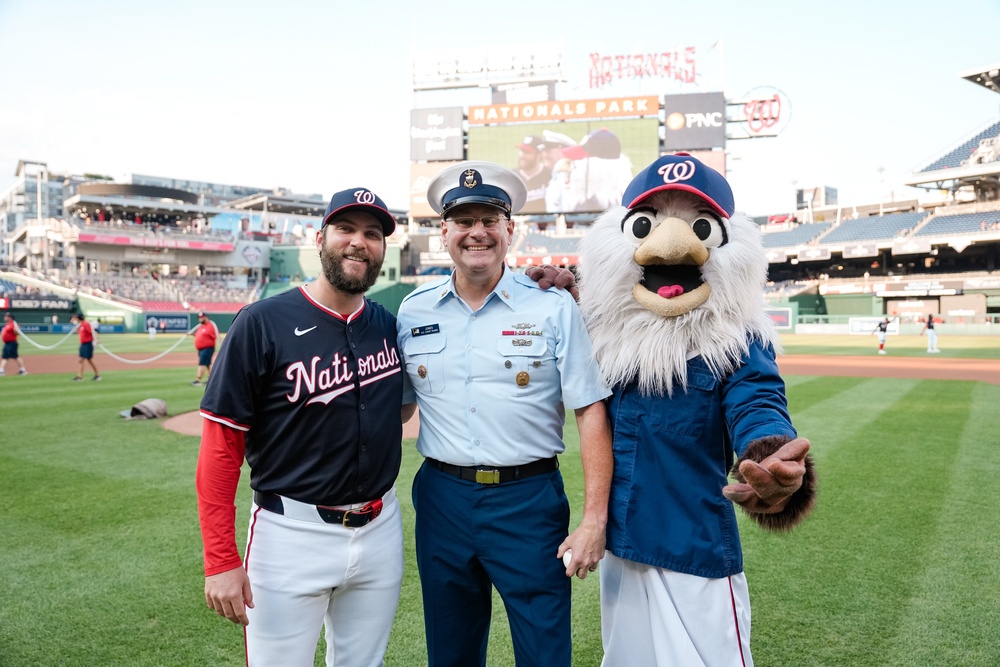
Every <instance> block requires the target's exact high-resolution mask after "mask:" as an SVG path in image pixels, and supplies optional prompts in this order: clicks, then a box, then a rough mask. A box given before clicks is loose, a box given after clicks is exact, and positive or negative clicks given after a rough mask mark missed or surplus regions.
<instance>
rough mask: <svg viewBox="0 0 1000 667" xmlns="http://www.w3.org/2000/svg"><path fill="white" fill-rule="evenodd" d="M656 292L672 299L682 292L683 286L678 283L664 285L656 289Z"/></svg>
mask: <svg viewBox="0 0 1000 667" xmlns="http://www.w3.org/2000/svg"><path fill="white" fill-rule="evenodd" d="M656 293H657V294H659V295H660V296H662V297H663V298H664V299H672V298H674V297H675V296H680V295H681V294H684V288H683V287H681V286H680V285H664V286H663V287H661V288H660V289H658V290H656Z"/></svg>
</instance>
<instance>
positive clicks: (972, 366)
mask: <svg viewBox="0 0 1000 667" xmlns="http://www.w3.org/2000/svg"><path fill="white" fill-rule="evenodd" d="M120 356H121V357H122V358H126V359H127V358H129V357H128V356H126V355H120ZM130 356H131V357H133V358H134V360H135V361H141V360H142V359H144V357H142V356H138V355H130ZM95 361H96V363H97V366H98V368H100V369H101V374H102V375H103V374H104V373H105V372H107V371H119V370H135V369H137V368H139V367H140V366H139V364H135V363H132V364H130V363H127V362H122V361H119V360H117V359H114V358H112V357H109V356H107V355H106V354H101V355H97V356H96V359H95ZM196 362H197V360H196V358H195V356H194V354H193V353H191V352H176V353H171V354H168V355H165V356H164V357H162V358H160V359H157V360H156V361H153V362H149V363H143V364H142V365H141V367H142V368H180V367H182V366H189V367H190V368H191V379H192V380H193V379H194V375H195V371H196ZM25 364H27V366H28V372H29V373H33V374H49V373H66V375H67V376H73V375H75V374H76V370H77V357H76V356H74V355H68V354H67V355H64V354H58V355H55V354H54V355H38V356H29V357H27V358H25ZM778 367H779V368H780V369H781V372H782V374H785V375H833V376H839V377H879V378H903V379H907V378H921V379H930V380H978V381H981V382H991V383H993V384H1000V360H995V359H947V358H945V359H942V358H940V357H892V356H882V357H876V356H874V355H873V356H869V357H857V356H842V357H841V356H836V357H834V356H821V355H812V354H794V355H784V356H781V357H778ZM88 370H89V369H88ZM163 427H164V428H168V429H170V430H172V431H176V432H178V433H182V434H184V435H190V436H200V435H201V416H200V415H199V414H198V413H197V412H188V413H185V414H181V415H175V416H173V417H169V418H167V419H165V420H164V421H163ZM419 427H420V425H419V419H418V418H416V417H415V418H414V419H411V420H410V421H409V422H408V423H406V424H404V425H403V437H404V438H415V437H417V432H418V430H419Z"/></svg>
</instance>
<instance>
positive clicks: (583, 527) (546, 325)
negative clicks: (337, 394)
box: [398, 162, 612, 667]
mask: <svg viewBox="0 0 1000 667" xmlns="http://www.w3.org/2000/svg"><path fill="white" fill-rule="evenodd" d="M526 197H527V188H526V187H525V185H524V183H523V181H522V180H521V179H520V178H519V177H518V176H517V174H515V173H514V172H512V171H511V170H509V169H505V168H503V167H501V166H499V165H496V164H492V163H489V162H463V163H461V164H458V165H454V166H452V167H449V168H448V169H445V170H444V171H442V172H441V173H440V174H439V175H438V176H437V177H436V178H435V179H434V181H432V182H431V184H430V186H429V188H428V191H427V201H428V203H429V204H430V205H431V207H432V208H434V210H435V211H436V212H438V213H440V214H441V216H442V223H441V234H442V241H443V242H444V244H445V245H446V246H447V249H448V253H449V255H450V256H451V258H452V260H453V261H454V263H455V267H456V268H455V272H454V273H453V274H452V276H451V277H448V278H445V279H442V280H440V281H435V282H432V283H428V284H426V285H423V286H421V287H419V288H418V289H416V290H414V291H413V292H411V293H410V294H409V295H408V296H407V297H406V299H404V301H403V303H402V305H401V306H400V308H399V316H398V317H399V325H398V327H399V334H400V335H399V346H400V349H401V350H402V352H403V354H404V363H405V366H406V373H407V377H408V379H409V382H410V385H412V391H410V390H409V388H408V389H407V391H405V392H404V394H403V396H404V400H408V402H411V403H412V402H413V401H414V400H415V401H416V402H417V403H418V404H419V406H420V417H421V424H420V437H419V438H418V440H417V449H418V450H419V451H420V453H421V454H422V455H423V456H424V463H423V465H422V466H421V467H420V470H419V471H418V472H417V474H416V477H415V478H414V481H413V506H414V508H415V509H416V524H415V539H416V556H417V567H418V569H419V570H420V584H421V590H422V592H423V601H424V624H425V626H426V636H427V652H428V663H429V664H430V665H431V666H432V667H445V666H449V667H464V666H465V665H485V664H486V649H487V642H488V638H489V625H490V617H491V606H492V601H491V599H492V591H493V589H494V588H495V589H496V591H497V592H498V593H499V594H500V597H501V598H502V599H503V603H504V606H505V608H506V610H507V618H508V620H509V621H510V627H511V635H512V637H513V643H514V656H515V659H516V662H517V664H518V665H520V666H522V667H528V666H531V665H536V666H537V665H545V666H546V667H558V666H565V667H569V665H570V664H571V660H572V642H571V636H572V635H571V625H570V619H571V593H572V588H571V580H570V579H569V577H572V576H574V575H576V576H577V577H579V578H583V577H586V576H587V573H588V572H594V571H596V570H597V566H598V562H599V561H600V559H601V558H602V557H603V555H604V546H605V540H604V528H605V525H606V522H607V516H608V489H609V487H610V484H611V462H612V453H611V434H610V431H609V429H608V422H607V419H606V412H605V408H604V402H603V399H604V398H605V397H607V396H608V395H609V393H610V391H609V390H608V388H607V387H605V386H604V385H603V384H602V383H601V381H600V379H599V377H598V374H597V368H596V366H595V365H594V363H593V361H592V359H591V354H590V349H591V348H590V339H589V337H588V336H587V331H586V328H585V326H584V322H583V318H582V317H581V316H580V312H579V310H578V308H577V306H576V304H575V303H574V302H573V300H572V297H570V296H569V295H568V294H567V293H565V292H557V291H555V290H548V291H546V290H542V289H540V288H539V287H538V286H537V285H536V284H535V283H534V282H532V281H531V280H529V279H527V278H525V277H524V276H522V275H520V274H514V273H513V272H511V270H510V269H509V268H508V267H507V266H506V264H505V263H504V256H505V255H506V252H507V249H508V247H509V245H510V243H511V238H512V236H513V233H514V223H513V221H511V219H510V216H511V214H512V213H516V212H517V211H518V210H519V209H520V208H521V207H522V206H523V204H524V202H525V200H526ZM568 410H573V411H574V412H575V413H576V419H577V425H578V427H579V430H580V453H581V457H582V459H583V469H584V486H585V494H584V502H583V516H582V518H581V521H580V524H579V526H578V528H576V529H575V530H574V531H573V532H569V530H568V527H569V516H570V513H569V501H568V499H567V497H566V494H565V492H564V490H563V482H562V477H561V475H560V473H559V463H558V458H557V457H558V455H559V454H561V453H563V451H564V449H565V445H564V443H563V440H562V435H563V423H564V419H565V413H566V411H568Z"/></svg>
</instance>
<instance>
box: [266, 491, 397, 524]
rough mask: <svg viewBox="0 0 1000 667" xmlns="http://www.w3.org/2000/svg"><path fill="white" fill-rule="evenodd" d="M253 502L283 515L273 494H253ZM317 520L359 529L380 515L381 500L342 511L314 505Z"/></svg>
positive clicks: (281, 507)
mask: <svg viewBox="0 0 1000 667" xmlns="http://www.w3.org/2000/svg"><path fill="white" fill-rule="evenodd" d="M253 501H254V502H255V503H257V506H258V507H262V508H263V509H266V510H267V511H268V512H274V513H275V514H284V513H285V506H284V504H283V503H282V501H281V496H279V495H277V494H274V493H261V492H260V491H254V492H253ZM314 507H315V508H316V513H317V514H318V515H319V518H320V519H322V520H323V521H324V522H326V523H337V524H340V525H342V526H347V527H348V528H361V527H362V526H366V525H368V524H369V523H371V522H372V521H373V520H375V518H377V517H378V515H379V514H381V513H382V499H381V498H379V499H377V500H373V501H371V502H370V503H368V504H367V505H365V506H364V507H358V508H356V509H348V510H342V509H337V508H335V507H327V506H325V505H315V506H314Z"/></svg>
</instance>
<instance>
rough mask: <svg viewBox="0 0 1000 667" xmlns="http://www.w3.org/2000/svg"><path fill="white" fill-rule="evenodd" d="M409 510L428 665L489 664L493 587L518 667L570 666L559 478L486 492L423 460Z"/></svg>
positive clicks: (568, 584) (564, 513) (565, 509)
mask: <svg viewBox="0 0 1000 667" xmlns="http://www.w3.org/2000/svg"><path fill="white" fill-rule="evenodd" d="M413 506H414V508H415V509H416V514H417V517H416V530H415V532H416V549H417V568H418V569H419V571H420V584H421V589H422V591H423V600H424V625H425V630H426V633H427V652H428V658H429V664H430V667H469V666H475V665H481V666H484V665H485V664H486V643H487V641H488V639H489V629H490V617H491V613H492V587H491V584H492V586H495V587H496V589H497V592H499V593H500V597H501V599H503V602H504V606H505V607H506V609H507V619H508V621H509V622H510V629H511V637H512V639H513V642H514V658H515V660H516V661H517V665H518V667H529V666H531V665H539V666H544V667H564V666H565V667H569V665H570V663H571V661H572V655H573V652H572V644H571V638H570V596H571V593H572V580H571V579H570V578H569V577H567V576H566V568H565V567H563V563H562V560H560V559H559V558H557V557H556V552H557V551H558V549H559V545H560V544H562V541H563V540H564V539H565V538H566V535H567V532H568V530H569V501H567V499H566V493H565V491H564V490H563V481H562V476H561V475H560V474H559V471H558V470H556V471H554V472H551V473H546V474H542V475H536V476H535V477H529V478H528V479H522V480H517V481H514V482H507V483H505V484H497V485H482V484H477V483H475V482H467V481H464V480H461V479H459V478H457V477H454V476H452V475H449V474H447V473H445V472H442V471H440V470H438V469H437V468H433V467H431V466H429V465H427V464H426V463H425V464H423V465H422V466H421V467H420V470H418V471H417V475H416V477H415V478H414V480H413Z"/></svg>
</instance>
